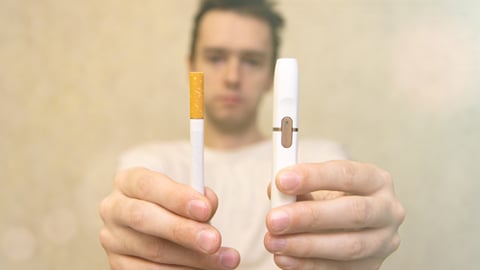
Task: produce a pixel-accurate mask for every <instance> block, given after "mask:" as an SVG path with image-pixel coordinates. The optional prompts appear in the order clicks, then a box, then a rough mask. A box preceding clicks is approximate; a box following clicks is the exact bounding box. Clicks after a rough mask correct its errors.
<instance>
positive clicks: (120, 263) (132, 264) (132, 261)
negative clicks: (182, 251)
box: [107, 253, 194, 270]
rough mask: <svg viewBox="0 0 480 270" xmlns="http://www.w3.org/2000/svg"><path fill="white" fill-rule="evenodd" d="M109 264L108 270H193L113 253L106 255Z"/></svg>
mask: <svg viewBox="0 0 480 270" xmlns="http://www.w3.org/2000/svg"><path fill="white" fill-rule="evenodd" d="M107 256H108V260H109V263H110V269H115V270H130V269H142V270H158V269H162V270H193V269H194V268H192V267H185V266H176V265H161V264H157V263H153V262H149V261H146V260H143V259H140V258H136V257H131V256H125V255H121V254H115V253H107Z"/></svg>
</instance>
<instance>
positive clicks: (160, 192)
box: [100, 168, 240, 270]
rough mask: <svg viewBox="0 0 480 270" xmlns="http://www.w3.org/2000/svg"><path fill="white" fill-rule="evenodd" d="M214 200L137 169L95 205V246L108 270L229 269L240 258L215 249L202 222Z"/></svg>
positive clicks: (212, 232) (216, 237) (211, 231)
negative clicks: (97, 231) (97, 226)
mask: <svg viewBox="0 0 480 270" xmlns="http://www.w3.org/2000/svg"><path fill="white" fill-rule="evenodd" d="M217 204H218V199H217V197H216V195H215V194H214V192H213V191H212V190H210V189H208V188H207V189H206V195H205V196H203V195H202V194H200V193H198V192H197V191H195V190H194V189H192V188H191V187H190V186H188V185H184V184H180V183H177V182H175V181H173V180H172V179H170V178H168V177H167V176H165V175H163V174H161V173H158V172H154V171H150V170H148V169H143V168H133V169H128V170H125V171H123V172H120V173H118V174H117V175H116V177H115V187H114V190H113V192H112V193H111V194H110V195H109V196H107V197H106V198H105V199H104V200H103V201H102V202H101V204H100V216H101V217H102V219H103V222H104V227H103V229H102V230H101V232H100V242H101V243H102V246H103V247H104V249H105V251H106V253H107V256H108V259H109V262H110V266H111V269H114V270H117V269H118V270H121V269H234V268H235V267H236V266H238V264H239V262H240V255H239V254H238V252H237V251H236V250H234V249H231V248H227V247H222V246H221V235H220V233H219V232H218V230H217V229H215V228H214V227H212V226H211V225H210V224H209V223H208V221H209V220H210V219H211V218H212V217H213V215H214V214H215V211H216V208H217Z"/></svg>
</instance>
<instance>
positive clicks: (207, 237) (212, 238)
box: [197, 230, 217, 254]
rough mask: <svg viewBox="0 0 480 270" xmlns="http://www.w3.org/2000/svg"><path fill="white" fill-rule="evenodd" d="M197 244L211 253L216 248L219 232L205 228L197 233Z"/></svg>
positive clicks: (204, 250)
mask: <svg viewBox="0 0 480 270" xmlns="http://www.w3.org/2000/svg"><path fill="white" fill-rule="evenodd" d="M197 244H198V247H199V248H200V249H201V250H202V251H203V252H205V253H207V254H210V253H212V252H214V251H215V250H216V247H217V234H216V233H215V232H213V231H211V230H203V231H201V232H200V233H198V235H197Z"/></svg>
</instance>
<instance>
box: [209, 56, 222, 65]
mask: <svg viewBox="0 0 480 270" xmlns="http://www.w3.org/2000/svg"><path fill="white" fill-rule="evenodd" d="M222 60H223V57H222V56H220V55H209V56H207V61H208V62H210V63H213V64H215V63H220V62H221V61H222Z"/></svg>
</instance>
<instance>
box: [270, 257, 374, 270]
mask: <svg viewBox="0 0 480 270" xmlns="http://www.w3.org/2000/svg"><path fill="white" fill-rule="evenodd" d="M274 261H275V264H276V265H277V266H278V267H280V268H282V269H342V270H372V269H380V266H381V265H382V262H383V260H382V259H377V258H373V259H367V260H357V261H350V262H343V261H333V260H325V259H305V258H295V257H288V256H281V255H275V256H274Z"/></svg>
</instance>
